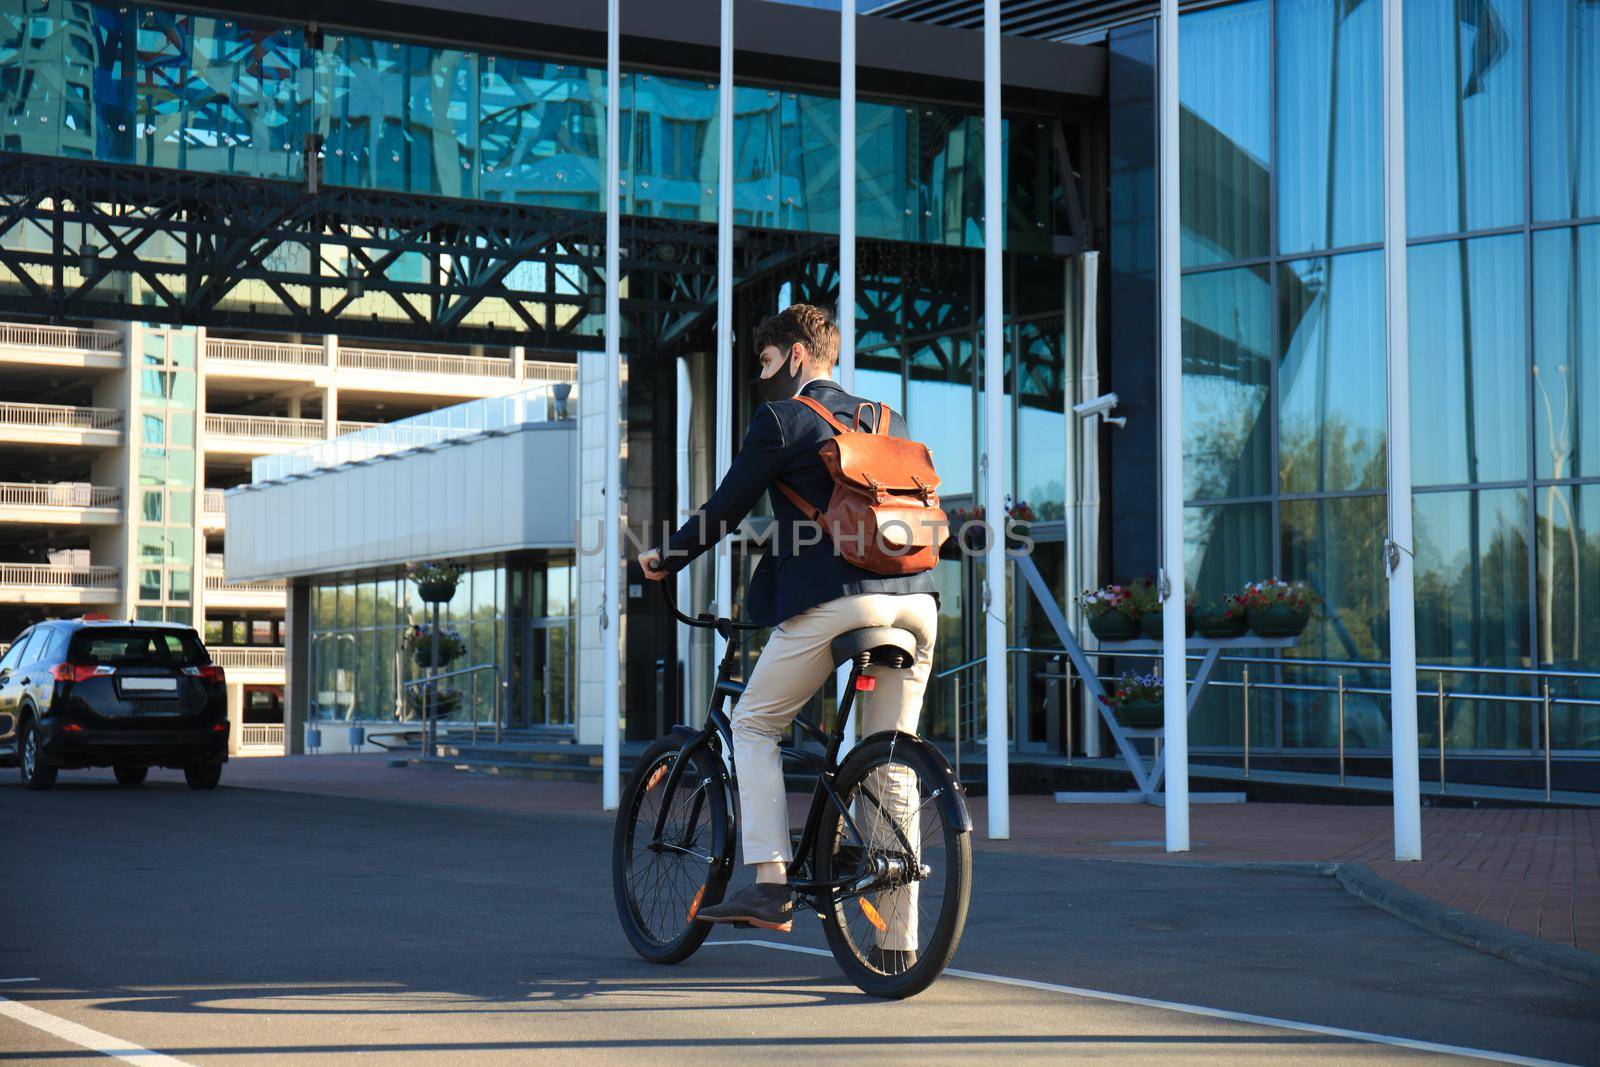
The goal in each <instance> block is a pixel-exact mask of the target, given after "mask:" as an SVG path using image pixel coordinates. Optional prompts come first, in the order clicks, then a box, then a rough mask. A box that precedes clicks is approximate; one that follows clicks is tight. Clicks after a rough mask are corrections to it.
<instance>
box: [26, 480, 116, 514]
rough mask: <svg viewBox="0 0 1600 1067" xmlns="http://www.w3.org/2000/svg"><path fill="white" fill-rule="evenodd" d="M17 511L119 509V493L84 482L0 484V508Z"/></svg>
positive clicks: (113, 487)
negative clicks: (27, 509)
mask: <svg viewBox="0 0 1600 1067" xmlns="http://www.w3.org/2000/svg"><path fill="white" fill-rule="evenodd" d="M8 506H9V507H19V508H119V507H121V506H122V490H121V489H118V488H116V487H115V486H108V485H89V484H88V483H86V482H61V483H58V484H55V485H45V484H40V483H37V482H0V507H8Z"/></svg>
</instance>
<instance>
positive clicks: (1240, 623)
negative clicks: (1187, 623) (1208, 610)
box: [1195, 613, 1249, 641]
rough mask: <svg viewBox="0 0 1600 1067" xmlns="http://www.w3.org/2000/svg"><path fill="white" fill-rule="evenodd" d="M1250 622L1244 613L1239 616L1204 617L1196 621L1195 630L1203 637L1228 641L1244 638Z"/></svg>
mask: <svg viewBox="0 0 1600 1067" xmlns="http://www.w3.org/2000/svg"><path fill="white" fill-rule="evenodd" d="M1248 625H1249V620H1248V619H1246V618H1245V616H1244V615H1243V613H1241V614H1238V615H1203V616H1201V617H1200V618H1199V619H1197V620H1196V621H1195V630H1196V631H1197V632H1198V633H1199V634H1200V636H1201V637H1205V638H1209V639H1210V640H1213V641H1226V640H1228V639H1229V638H1233V637H1243V636H1244V632H1245V628H1246V627H1247V626H1248Z"/></svg>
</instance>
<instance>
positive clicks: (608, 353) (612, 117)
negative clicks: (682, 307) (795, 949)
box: [600, 0, 622, 811]
mask: <svg viewBox="0 0 1600 1067" xmlns="http://www.w3.org/2000/svg"><path fill="white" fill-rule="evenodd" d="M619 21H620V20H619V14H618V11H617V0H606V169H605V181H604V183H603V184H604V187H605V204H606V277H605V286H606V312H605V314H606V322H605V337H606V349H605V356H604V357H603V358H604V359H605V361H606V368H605V369H606V374H605V383H606V384H605V389H606V395H605V400H604V402H603V403H602V404H601V411H603V412H604V416H603V417H604V418H605V420H606V426H605V430H606V438H605V441H606V451H605V464H606V474H605V494H606V516H605V524H606V536H605V540H604V541H603V542H602V544H603V545H604V550H605V559H604V561H603V563H602V571H601V589H602V590H603V592H602V593H601V601H602V605H603V607H602V610H603V611H604V615H603V616H602V617H601V619H600V625H601V627H602V628H603V629H604V633H605V636H604V639H603V640H602V642H601V644H602V646H603V652H602V654H603V655H604V656H605V673H604V680H603V684H604V686H605V694H604V704H603V709H604V711H603V726H602V730H603V731H604V733H603V736H602V738H601V746H600V748H601V772H600V773H601V790H600V793H601V796H600V805H601V807H603V808H604V809H605V810H606V811H615V810H616V808H617V804H618V802H619V800H620V797H621V789H622V730H621V723H622V674H621V671H622V667H621V655H620V653H621V649H620V640H619V639H620V635H621V633H622V610H621V608H622V530H621V523H622V500H621V497H622V475H621V471H622V411H621V405H622V350H621V346H620V345H619V343H618V342H619V340H620V334H621V331H622V314H621V302H620V297H621V292H622V290H621V283H622V252H621V240H622V227H621V206H620V204H619V203H618V196H617V193H618V189H617V184H618V182H619V180H620V177H621V166H620V163H619V160H620V159H621V153H620V151H619V144H618V138H619V135H620V132H621V124H620V121H619V115H620V114H621V111H620V101H621V87H622V83H621V76H620V73H619V72H620V71H621V60H620V50H619V46H618V42H619Z"/></svg>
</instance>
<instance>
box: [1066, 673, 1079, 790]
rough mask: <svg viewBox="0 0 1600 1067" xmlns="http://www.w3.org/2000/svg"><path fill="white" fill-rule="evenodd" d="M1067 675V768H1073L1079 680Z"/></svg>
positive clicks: (1069, 674)
mask: <svg viewBox="0 0 1600 1067" xmlns="http://www.w3.org/2000/svg"><path fill="white" fill-rule="evenodd" d="M1068 671H1069V673H1068V674H1067V766H1068V767H1070V766H1072V717H1073V716H1074V715H1076V714H1077V713H1078V695H1077V693H1076V692H1075V690H1076V688H1077V681H1078V679H1077V678H1076V677H1075V676H1074V675H1072V674H1071V673H1070V671H1071V668H1068Z"/></svg>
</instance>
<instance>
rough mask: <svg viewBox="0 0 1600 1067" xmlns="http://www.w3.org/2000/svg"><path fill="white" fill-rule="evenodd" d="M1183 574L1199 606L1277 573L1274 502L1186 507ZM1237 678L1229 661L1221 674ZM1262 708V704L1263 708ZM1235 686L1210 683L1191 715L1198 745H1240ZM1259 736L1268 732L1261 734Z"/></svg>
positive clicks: (1267, 706) (1267, 704)
mask: <svg viewBox="0 0 1600 1067" xmlns="http://www.w3.org/2000/svg"><path fill="white" fill-rule="evenodd" d="M1183 541H1184V545H1183V549H1184V575H1185V577H1186V578H1187V580H1188V585H1189V592H1190V595H1192V596H1193V597H1194V598H1195V605H1196V607H1197V608H1205V607H1206V606H1208V605H1209V604H1210V603H1211V602H1212V601H1214V600H1215V599H1216V598H1217V597H1219V596H1223V595H1225V594H1229V593H1237V592H1238V591H1239V590H1240V589H1241V588H1243V586H1244V584H1245V583H1246V582H1252V581H1256V580H1258V579H1261V578H1264V577H1268V576H1269V575H1271V573H1272V507H1271V505H1269V504H1264V503H1263V504H1226V505H1221V506H1217V507H1200V508H1194V507H1191V508H1185V509H1184V512H1183ZM1225 678H1226V680H1229V681H1233V682H1235V683H1237V681H1238V679H1237V677H1236V676H1233V675H1230V673H1229V671H1228V670H1227V669H1226V667H1224V669H1223V670H1221V671H1219V672H1218V680H1219V681H1221V680H1224V679H1225ZM1258 709H1259V710H1258ZM1252 710H1253V711H1255V712H1256V714H1255V715H1253V717H1252V721H1253V722H1254V724H1255V725H1254V728H1253V729H1252V731H1251V737H1252V738H1255V737H1257V736H1258V732H1259V731H1260V730H1262V729H1263V727H1264V724H1265V719H1263V718H1262V717H1261V713H1262V712H1264V713H1265V714H1266V715H1267V716H1270V715H1272V714H1273V710H1272V702H1271V701H1258V702H1254V703H1253V704H1252ZM1239 713H1240V707H1239V700H1238V696H1237V691H1236V690H1230V689H1224V688H1223V687H1221V686H1211V687H1209V688H1208V689H1207V690H1206V692H1205V693H1204V694H1202V696H1201V698H1200V701H1199V703H1198V704H1196V705H1195V709H1194V714H1193V715H1192V716H1191V717H1190V730H1191V733H1190V740H1191V741H1193V742H1194V744H1196V745H1237V744H1239V743H1240V740H1241V739H1242V731H1241V724H1240V714H1239ZM1260 736H1265V735H1264V734H1263V735H1260Z"/></svg>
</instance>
